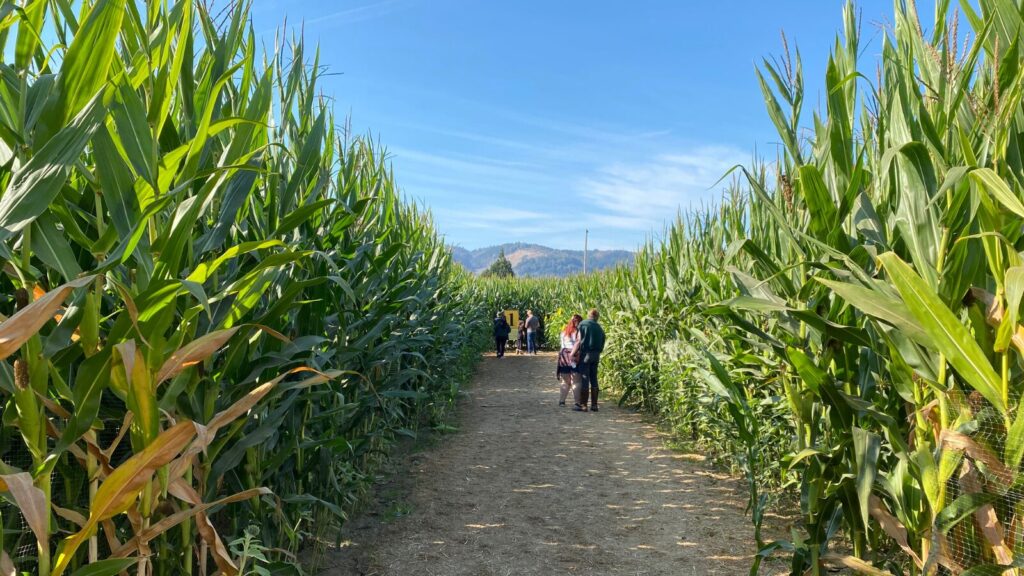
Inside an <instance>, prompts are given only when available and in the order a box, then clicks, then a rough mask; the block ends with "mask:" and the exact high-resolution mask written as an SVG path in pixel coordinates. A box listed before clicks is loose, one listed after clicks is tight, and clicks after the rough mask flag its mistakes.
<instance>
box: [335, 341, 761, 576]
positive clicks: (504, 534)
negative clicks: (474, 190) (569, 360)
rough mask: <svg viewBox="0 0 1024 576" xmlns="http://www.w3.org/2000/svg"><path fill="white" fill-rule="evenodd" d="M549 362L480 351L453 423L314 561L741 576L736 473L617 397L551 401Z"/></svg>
mask: <svg viewBox="0 0 1024 576" xmlns="http://www.w3.org/2000/svg"><path fill="white" fill-rule="evenodd" d="M554 366H555V357H554V355H553V354H542V355H539V356H535V357H529V356H515V355H512V356H506V357H505V358H503V359H500V360H499V359H496V358H493V357H488V358H487V359H485V360H484V361H483V362H481V363H480V367H479V368H478V370H477V373H476V376H475V378H474V382H473V384H472V385H471V386H469V387H468V388H467V397H466V398H464V399H463V400H462V401H461V406H460V409H459V421H458V426H459V430H458V432H456V433H453V434H449V435H446V436H443V437H441V438H440V440H439V441H438V442H436V443H435V444H434V445H433V446H430V447H428V448H426V449H425V450H423V451H420V452H416V453H412V454H409V455H407V456H404V457H402V458H401V459H400V461H398V462H396V464H395V471H396V472H395V475H394V477H393V478H391V479H389V480H388V481H387V482H385V483H383V484H381V485H378V487H377V490H376V493H377V494H376V496H377V499H378V502H377V504H376V505H375V506H373V507H372V509H371V511H370V512H369V513H367V514H364V515H363V516H362V517H361V518H358V519H355V520H353V521H352V522H350V523H349V526H348V527H347V528H346V530H345V540H346V541H345V543H344V545H343V546H342V547H341V548H340V549H336V550H332V551H329V552H328V554H327V556H326V558H324V559H323V560H324V562H325V564H323V565H322V568H324V570H325V571H324V573H325V574H328V575H331V576H342V575H350V574H351V575H355V574H358V575H393V576H406V575H418V574H424V575H439V576H455V575H466V576H469V575H472V576H488V575H520V574H538V575H554V574H579V575H598V574H601V575H604V574H614V575H619V574H621V575H646V576H656V575H669V574H671V575H673V576H678V575H704V574H721V575H739V574H746V573H747V571H748V570H749V568H750V559H751V553H752V551H753V550H754V545H753V542H752V538H751V532H752V529H751V527H750V521H749V519H748V518H746V517H745V516H744V514H743V503H744V492H743V487H742V485H741V484H740V483H739V482H737V481H736V480H734V479H732V478H729V477H728V476H725V475H723V474H720V473H716V472H714V471H712V470H711V469H709V468H708V467H707V466H706V465H704V464H701V463H698V462H693V461H692V458H687V457H686V456H685V455H680V454H677V453H673V452H671V451H669V450H667V449H665V448H664V447H663V444H662V441H663V438H662V437H661V436H660V435H659V434H658V432H657V431H656V429H655V428H654V427H653V426H652V425H650V424H648V423H646V422H645V421H644V420H643V419H642V418H641V416H639V415H637V414H635V413H633V412H630V411H627V410H623V409H620V408H618V407H617V406H616V405H615V404H614V402H607V401H606V402H603V403H602V405H601V410H600V411H599V412H597V413H580V412H573V411H572V410H571V404H572V403H571V401H570V402H569V407H566V408H560V407H558V406H557V401H558V388H557V384H556V382H555V377H554ZM768 572H769V571H767V570H766V571H763V573H766V574H767V573H768Z"/></svg>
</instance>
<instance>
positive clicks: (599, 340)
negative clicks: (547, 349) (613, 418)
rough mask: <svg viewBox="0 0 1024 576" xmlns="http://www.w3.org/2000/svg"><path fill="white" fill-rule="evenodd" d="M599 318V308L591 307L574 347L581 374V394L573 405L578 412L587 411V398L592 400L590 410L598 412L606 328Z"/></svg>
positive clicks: (577, 368) (581, 323) (574, 354)
mask: <svg viewBox="0 0 1024 576" xmlns="http://www.w3.org/2000/svg"><path fill="white" fill-rule="evenodd" d="M597 318H598V313H597V308H591V309H590V313H589V314H587V319H586V320H584V321H583V322H580V325H579V338H578V339H577V341H576V346H575V348H574V349H573V356H574V357H576V358H577V360H576V370H577V371H578V372H579V374H580V383H579V386H577V389H578V390H579V395H578V397H577V398H576V405H575V406H573V407H572V409H573V410H575V411H576V412H585V411H586V407H587V400H589V401H590V411H591V412H597V393H598V386H597V364H598V363H599V362H600V361H601V352H603V351H604V328H601V325H600V324H598V323H597Z"/></svg>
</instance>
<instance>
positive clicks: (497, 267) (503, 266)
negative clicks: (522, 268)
mask: <svg viewBox="0 0 1024 576" xmlns="http://www.w3.org/2000/svg"><path fill="white" fill-rule="evenodd" d="M480 275H481V276H485V277H486V276H497V277H498V278H515V276H516V273H515V272H514V271H513V270H512V263H511V262H509V261H508V258H505V249H504V248H502V250H501V253H500V254H498V258H497V259H496V260H495V261H494V262H492V263H491V265H490V266H489V267H488V268H487V270H484V271H483V272H481V273H480Z"/></svg>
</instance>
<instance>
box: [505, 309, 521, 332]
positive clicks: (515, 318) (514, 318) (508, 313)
mask: <svg viewBox="0 0 1024 576" xmlns="http://www.w3.org/2000/svg"><path fill="white" fill-rule="evenodd" d="M505 320H506V321H507V322H508V325H509V326H511V327H512V331H513V332H515V331H516V330H517V329H518V328H519V310H505Z"/></svg>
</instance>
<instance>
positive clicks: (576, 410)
mask: <svg viewBox="0 0 1024 576" xmlns="http://www.w3.org/2000/svg"><path fill="white" fill-rule="evenodd" d="M572 411H573V412H586V410H584V409H583V406H580V405H579V404H575V405H573V407H572Z"/></svg>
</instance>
